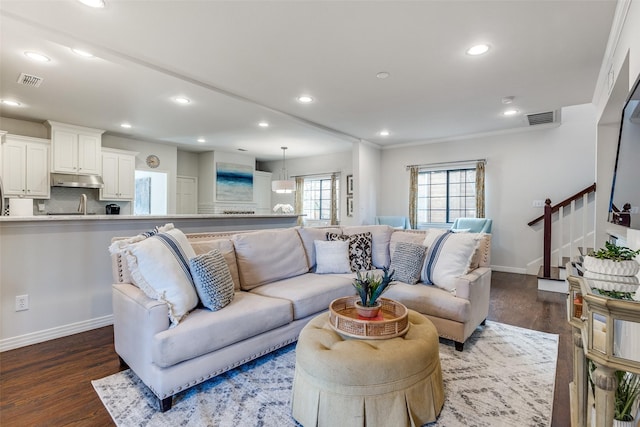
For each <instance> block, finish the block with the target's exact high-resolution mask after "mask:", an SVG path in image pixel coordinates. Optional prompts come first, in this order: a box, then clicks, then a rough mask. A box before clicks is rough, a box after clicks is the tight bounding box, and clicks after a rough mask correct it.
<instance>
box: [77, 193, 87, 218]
mask: <svg viewBox="0 0 640 427" xmlns="http://www.w3.org/2000/svg"><path fill="white" fill-rule="evenodd" d="M78 212H80V213H81V214H82V215H86V214H87V195H86V194H82V195H81V196H80V204H79V205H78Z"/></svg>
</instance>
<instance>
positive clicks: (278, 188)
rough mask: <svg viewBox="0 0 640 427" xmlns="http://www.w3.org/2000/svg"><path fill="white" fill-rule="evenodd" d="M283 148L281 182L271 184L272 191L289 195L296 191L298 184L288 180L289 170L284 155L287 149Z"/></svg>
mask: <svg viewBox="0 0 640 427" xmlns="http://www.w3.org/2000/svg"><path fill="white" fill-rule="evenodd" d="M280 148H282V172H281V173H280V180H278V181H272V182H271V190H273V191H275V192H276V193H280V194H289V193H293V192H294V191H296V182H295V181H293V180H291V179H288V178H287V168H286V166H285V158H284V153H285V151H286V150H287V147H280Z"/></svg>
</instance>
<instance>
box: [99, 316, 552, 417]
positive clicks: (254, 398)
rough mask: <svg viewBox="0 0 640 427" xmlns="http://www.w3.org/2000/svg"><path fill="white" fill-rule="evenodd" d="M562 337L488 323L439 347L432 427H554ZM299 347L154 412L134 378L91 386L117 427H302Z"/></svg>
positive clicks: (150, 400)
mask: <svg viewBox="0 0 640 427" xmlns="http://www.w3.org/2000/svg"><path fill="white" fill-rule="evenodd" d="M557 354H558V336H557V335H552V334H546V333H543V332H537V331H532V330H529V329H522V328H517V327H515V326H509V325H505V324H501V323H496V322H487V325H486V326H484V327H480V328H478V330H477V331H476V332H475V333H474V334H473V336H472V337H471V338H470V339H469V340H467V342H466V344H465V347H464V352H462V353H460V352H457V351H455V350H454V348H453V345H452V344H451V343H441V344H440V359H441V363H442V372H443V378H444V389H445V398H446V401H445V404H444V408H443V409H442V413H441V414H440V417H439V418H438V421H437V422H436V423H434V424H429V427H436V426H437V427H443V426H447V427H455V426H478V427H480V426H487V427H488V426H491V427H499V426H505V427H507V426H508V427H512V426H519V427H525V426H540V427H542V426H549V425H550V424H551V412H552V405H553V387H554V380H555V370H556V359H557ZM294 369H295V344H292V345H289V346H287V347H285V348H282V349H280V350H278V351H276V352H274V353H272V354H270V355H267V356H264V357H262V358H260V359H257V360H254V361H252V362H250V363H247V364H245V365H243V366H241V367H239V368H237V369H234V370H233V371H230V372H227V373H225V374H222V375H220V376H218V377H216V378H214V379H211V380H209V381H207V382H205V383H203V384H200V385H198V386H196V387H193V388H191V389H189V390H187V391H185V392H183V393H180V394H178V395H176V396H175V397H174V400H173V408H172V409H171V410H170V411H167V412H165V413H160V412H158V411H157V410H156V407H157V401H156V399H155V397H154V396H153V394H152V393H151V392H150V391H149V390H148V389H147V388H146V387H145V386H144V384H142V382H140V380H138V378H137V377H136V376H135V374H133V373H132V372H131V371H130V370H127V371H123V372H120V373H117V374H114V375H111V376H109V377H106V378H103V379H100V380H96V381H92V384H93V386H94V388H95V390H96V392H97V393H98V395H99V396H100V399H102V402H103V403H104V405H105V406H106V408H107V410H108V411H109V413H110V414H111V417H112V418H113V420H114V421H115V423H116V425H118V426H120V427H129V426H198V427H200V426H216V427H227V426H229V427H249V426H268V427H270V426H278V427H285V426H296V425H298V424H297V423H296V422H295V420H294V419H293V418H292V417H291V415H290V412H291V411H290V395H291V384H292V381H293V373H294Z"/></svg>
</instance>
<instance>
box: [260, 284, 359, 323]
mask: <svg viewBox="0 0 640 427" xmlns="http://www.w3.org/2000/svg"><path fill="white" fill-rule="evenodd" d="M352 282H353V274H350V275H344V276H334V275H323V274H316V273H307V274H304V275H302V276H296V277H292V278H289V279H284V280H280V281H278V282H274V283H269V284H268V285H264V286H260V287H258V288H255V289H253V290H252V291H251V293H254V294H258V295H263V296H267V297H274V298H282V299H285V300H288V301H291V304H292V306H293V318H294V320H297V319H302V318H304V317H307V316H310V315H312V314H315V313H319V312H321V311H325V310H327V309H328V308H329V304H330V303H331V301H333V300H334V299H336V298H340V297H346V296H349V295H355V289H354V288H353V286H352V285H351V283H352Z"/></svg>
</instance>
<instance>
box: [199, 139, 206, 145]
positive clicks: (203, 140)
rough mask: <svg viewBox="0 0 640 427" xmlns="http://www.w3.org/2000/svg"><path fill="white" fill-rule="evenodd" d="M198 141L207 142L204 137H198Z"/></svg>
mask: <svg viewBox="0 0 640 427" xmlns="http://www.w3.org/2000/svg"><path fill="white" fill-rule="evenodd" d="M198 142H199V143H200V144H202V143H205V142H207V140H206V139H204V138H198Z"/></svg>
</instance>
